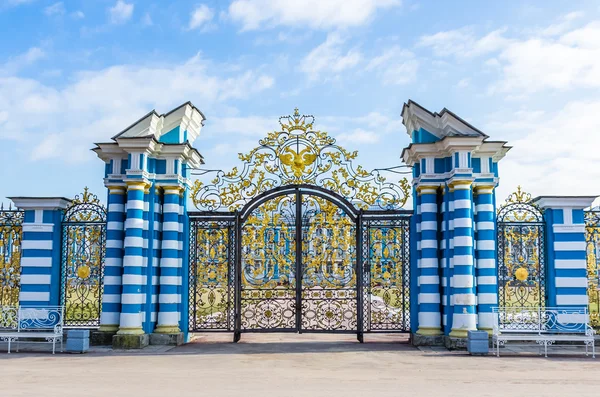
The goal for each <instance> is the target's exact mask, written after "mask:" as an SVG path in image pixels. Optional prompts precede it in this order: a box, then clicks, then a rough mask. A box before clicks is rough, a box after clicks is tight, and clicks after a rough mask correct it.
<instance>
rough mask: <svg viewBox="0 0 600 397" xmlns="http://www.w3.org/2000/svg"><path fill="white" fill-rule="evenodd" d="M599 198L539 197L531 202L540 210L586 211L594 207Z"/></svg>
mask: <svg viewBox="0 0 600 397" xmlns="http://www.w3.org/2000/svg"><path fill="white" fill-rule="evenodd" d="M597 198H598V196H539V197H536V198H534V199H533V200H531V203H532V204H535V205H537V206H538V207H540V208H543V209H546V208H579V209H584V208H588V207H590V206H591V205H592V203H593V202H594V200H596V199H597Z"/></svg>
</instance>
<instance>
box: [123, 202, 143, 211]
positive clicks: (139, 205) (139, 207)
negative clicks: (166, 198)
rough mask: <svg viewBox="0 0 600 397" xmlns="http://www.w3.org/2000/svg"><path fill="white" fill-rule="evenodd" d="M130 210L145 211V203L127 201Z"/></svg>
mask: <svg viewBox="0 0 600 397" xmlns="http://www.w3.org/2000/svg"><path fill="white" fill-rule="evenodd" d="M127 209H128V210H142V211H143V210H144V202H143V201H142V200H127Z"/></svg>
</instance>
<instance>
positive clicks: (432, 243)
mask: <svg viewBox="0 0 600 397" xmlns="http://www.w3.org/2000/svg"><path fill="white" fill-rule="evenodd" d="M437 243H438V242H437V240H422V241H421V249H425V248H437V247H438V246H437Z"/></svg>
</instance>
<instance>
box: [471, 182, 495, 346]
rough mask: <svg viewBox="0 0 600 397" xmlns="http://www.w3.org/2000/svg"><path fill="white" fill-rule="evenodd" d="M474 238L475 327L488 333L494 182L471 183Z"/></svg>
mask: <svg viewBox="0 0 600 397" xmlns="http://www.w3.org/2000/svg"><path fill="white" fill-rule="evenodd" d="M474 192H475V196H474V198H475V211H476V212H475V225H476V233H475V242H476V251H475V257H476V275H477V316H478V320H479V321H478V328H479V329H480V330H483V331H487V332H488V333H490V334H491V333H492V328H493V326H494V317H493V314H492V307H495V306H498V277H497V273H498V269H497V266H496V259H495V256H496V252H495V251H496V213H495V211H494V195H493V193H494V186H482V185H480V186H475V187H474Z"/></svg>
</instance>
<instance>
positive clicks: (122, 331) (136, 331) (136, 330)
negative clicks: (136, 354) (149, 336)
mask: <svg viewBox="0 0 600 397" xmlns="http://www.w3.org/2000/svg"><path fill="white" fill-rule="evenodd" d="M143 334H144V330H143V329H142V327H132V328H123V327H121V328H119V331H117V335H143Z"/></svg>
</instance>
